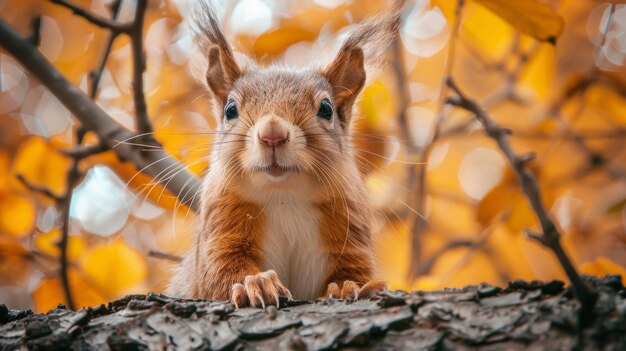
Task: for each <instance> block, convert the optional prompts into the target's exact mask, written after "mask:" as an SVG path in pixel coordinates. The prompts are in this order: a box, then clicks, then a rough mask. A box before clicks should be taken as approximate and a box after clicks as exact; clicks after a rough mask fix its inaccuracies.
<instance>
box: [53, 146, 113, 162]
mask: <svg viewBox="0 0 626 351" xmlns="http://www.w3.org/2000/svg"><path fill="white" fill-rule="evenodd" d="M106 150H108V148H107V147H106V145H105V144H104V143H98V144H95V145H88V146H76V147H74V148H72V149H65V150H59V152H60V153H62V154H64V155H66V156H69V157H71V158H73V159H77V160H82V159H84V158H87V157H89V156H93V155H97V154H99V153H101V152H104V151H106Z"/></svg>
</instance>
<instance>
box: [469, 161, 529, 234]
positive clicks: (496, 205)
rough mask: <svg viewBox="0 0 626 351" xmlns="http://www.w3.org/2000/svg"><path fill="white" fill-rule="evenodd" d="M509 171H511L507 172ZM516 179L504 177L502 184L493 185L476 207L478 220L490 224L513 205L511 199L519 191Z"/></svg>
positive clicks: (483, 223)
mask: <svg viewBox="0 0 626 351" xmlns="http://www.w3.org/2000/svg"><path fill="white" fill-rule="evenodd" d="M507 173H509V172H507ZM514 182H515V180H514V179H511V177H504V179H503V181H502V182H500V184H498V185H496V186H495V187H493V188H492V189H491V190H490V191H489V192H488V193H487V195H485V196H484V197H483V198H482V199H481V200H480V202H479V203H478V207H476V220H477V221H478V223H480V224H482V225H488V224H489V223H491V221H493V220H494V219H495V218H496V217H497V216H498V215H499V214H500V213H502V211H503V210H504V209H506V208H508V207H510V206H511V200H512V199H513V198H514V196H515V194H517V193H518V192H519V190H518V188H517V186H516V185H517V184H515V183H514Z"/></svg>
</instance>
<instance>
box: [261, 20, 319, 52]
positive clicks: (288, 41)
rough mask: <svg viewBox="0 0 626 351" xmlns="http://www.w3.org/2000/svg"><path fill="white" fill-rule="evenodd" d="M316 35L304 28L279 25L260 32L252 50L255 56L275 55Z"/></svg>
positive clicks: (313, 38) (310, 39) (311, 39)
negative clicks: (279, 26) (270, 29)
mask: <svg viewBox="0 0 626 351" xmlns="http://www.w3.org/2000/svg"><path fill="white" fill-rule="evenodd" d="M316 37H317V34H316V33H314V32H312V31H310V30H308V29H305V28H298V27H295V28H294V27H281V28H277V29H275V30H272V31H270V32H266V33H263V34H261V35H260V36H259V37H258V38H257V39H256V41H255V42H254V45H253V46H252V52H253V53H254V54H255V55H256V56H263V55H270V56H276V55H278V54H280V53H282V52H283V51H285V50H286V49H287V48H288V47H289V46H291V45H293V44H295V43H297V42H300V41H308V42H311V41H313V40H315V38H316Z"/></svg>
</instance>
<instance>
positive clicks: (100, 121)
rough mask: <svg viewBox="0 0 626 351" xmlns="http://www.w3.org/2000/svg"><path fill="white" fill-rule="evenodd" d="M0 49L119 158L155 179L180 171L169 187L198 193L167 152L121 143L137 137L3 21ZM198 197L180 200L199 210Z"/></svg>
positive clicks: (193, 180) (195, 183)
mask: <svg viewBox="0 0 626 351" xmlns="http://www.w3.org/2000/svg"><path fill="white" fill-rule="evenodd" d="M0 46H2V47H3V48H5V49H6V50H7V51H8V52H9V53H11V54H12V55H13V56H14V57H15V58H16V59H17V60H18V61H19V62H20V63H21V64H22V66H24V67H25V68H26V69H27V70H28V71H29V72H30V73H31V74H32V75H33V76H34V77H35V78H37V79H39V80H40V81H41V82H42V83H43V84H44V85H45V86H46V87H47V88H48V89H49V90H50V92H51V93H52V94H54V96H55V97H56V98H58V99H59V101H61V103H62V104H63V105H64V106H65V107H67V108H68V109H69V110H70V111H71V112H72V114H73V115H74V116H75V117H76V118H78V119H79V120H80V122H81V123H82V126H83V127H84V128H86V129H88V130H90V131H93V132H94V133H96V134H97V135H98V137H99V139H100V140H101V141H102V142H103V143H104V144H105V145H106V146H107V147H109V148H112V149H113V150H114V151H115V153H116V154H117V155H118V157H119V158H120V159H122V160H128V161H130V162H132V163H133V164H134V165H135V166H136V167H137V168H138V169H140V170H142V172H143V173H145V174H147V175H149V176H151V177H153V178H156V177H157V176H158V175H159V174H163V170H168V169H169V170H171V169H180V172H178V173H176V174H174V175H173V176H172V178H171V180H169V181H168V183H167V184H166V187H167V188H168V189H169V190H170V191H171V192H172V193H173V194H175V195H177V196H178V195H181V194H184V193H189V194H195V193H196V192H198V191H199V189H200V183H199V181H198V179H197V178H196V176H195V175H193V174H192V173H191V172H189V171H188V170H186V167H185V166H184V165H182V164H180V163H179V162H178V161H176V160H175V159H174V158H172V157H171V156H170V155H168V154H166V153H165V152H164V151H161V150H158V151H153V152H148V153H144V152H142V151H141V148H140V147H137V146H134V145H129V144H128V143H124V142H122V143H120V142H119V141H126V140H132V139H133V138H136V137H137V135H136V134H133V133H132V132H130V131H129V130H127V129H125V128H124V127H122V126H121V125H120V124H119V123H117V122H116V121H115V120H113V119H112V118H111V117H110V116H109V115H108V114H107V113H106V112H104V110H102V108H100V107H99V106H98V105H96V104H95V103H94V102H93V101H92V100H91V99H90V98H89V97H88V96H87V95H85V94H84V93H83V92H81V91H80V90H79V89H78V88H77V87H75V86H73V85H72V84H71V83H70V82H68V81H67V79H65V78H64V77H63V75H62V74H61V73H60V72H59V71H58V70H57V69H56V68H54V66H52V64H51V63H50V62H49V61H48V60H46V58H45V57H43V55H42V54H41V53H40V52H39V51H38V50H37V49H36V48H35V47H34V46H33V45H32V44H31V43H30V42H28V41H27V40H25V39H23V38H22V37H21V36H20V35H19V34H18V33H17V32H15V30H13V29H12V28H11V27H10V26H9V25H8V24H7V23H6V22H5V21H4V20H1V19H0ZM195 198H196V197H195V196H189V197H186V198H185V199H181V202H182V203H185V204H187V205H189V206H190V207H191V208H193V209H197V206H196V205H197V204H196V203H194V202H193V199H195Z"/></svg>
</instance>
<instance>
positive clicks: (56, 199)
mask: <svg viewBox="0 0 626 351" xmlns="http://www.w3.org/2000/svg"><path fill="white" fill-rule="evenodd" d="M17 180H19V181H20V182H21V183H22V184H23V185H24V186H25V187H26V188H27V189H28V190H30V191H32V192H34V193H39V194H43V195H45V196H47V197H49V198H51V199H52V200H54V202H56V203H60V202H63V198H62V197H60V196H58V195H55V194H54V193H52V191H50V189H47V188H43V187H40V186H38V185H35V184H31V183H30V182H29V181H28V180H27V179H26V178H24V176H23V175H21V174H18V175H17Z"/></svg>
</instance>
